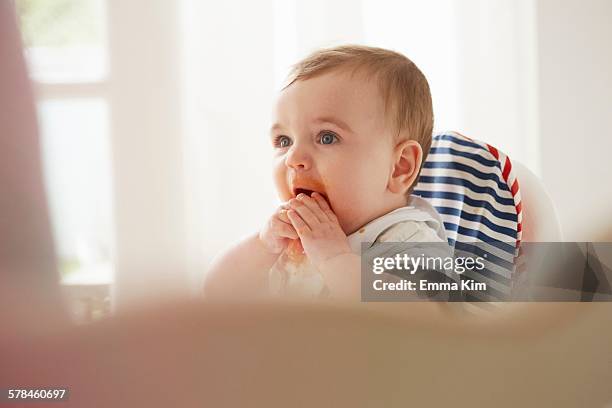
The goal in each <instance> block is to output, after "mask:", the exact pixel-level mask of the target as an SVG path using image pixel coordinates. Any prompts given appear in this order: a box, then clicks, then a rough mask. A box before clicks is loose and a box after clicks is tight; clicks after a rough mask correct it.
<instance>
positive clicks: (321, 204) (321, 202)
mask: <svg viewBox="0 0 612 408" xmlns="http://www.w3.org/2000/svg"><path fill="white" fill-rule="evenodd" d="M312 196H313V197H314V199H315V200H316V201H317V203H319V207H321V209H322V210H323V212H324V213H325V215H326V216H327V218H329V220H330V221H334V222H338V218H337V217H336V214H334V212H333V211H332V209H331V207H330V206H329V204H328V203H327V200H326V199H325V198H323V196H322V195H321V194H319V193H316V192H314V193H312Z"/></svg>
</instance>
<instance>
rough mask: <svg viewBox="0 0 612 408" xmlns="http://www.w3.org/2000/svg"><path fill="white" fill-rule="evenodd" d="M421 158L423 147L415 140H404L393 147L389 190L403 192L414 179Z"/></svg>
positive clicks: (419, 166)
mask: <svg viewBox="0 0 612 408" xmlns="http://www.w3.org/2000/svg"><path fill="white" fill-rule="evenodd" d="M422 160H423V149H421V145H420V144H419V143H418V142H417V141H416V140H405V141H403V142H400V143H398V145H397V146H395V148H394V149H393V171H392V173H391V177H390V179H389V190H390V191H391V192H393V193H397V194H404V193H405V192H406V191H408V190H409V189H410V187H411V186H412V185H413V184H414V182H415V181H416V178H417V176H418V174H419V169H420V168H421V161H422Z"/></svg>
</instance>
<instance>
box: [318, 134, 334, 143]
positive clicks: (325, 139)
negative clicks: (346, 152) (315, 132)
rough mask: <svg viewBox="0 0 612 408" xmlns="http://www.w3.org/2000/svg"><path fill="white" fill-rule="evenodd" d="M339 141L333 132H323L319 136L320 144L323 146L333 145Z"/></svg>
mask: <svg viewBox="0 0 612 408" xmlns="http://www.w3.org/2000/svg"><path fill="white" fill-rule="evenodd" d="M337 141H338V136H336V135H335V134H334V133H331V132H323V133H321V135H320V136H319V142H320V143H321V144H332V143H335V142H337Z"/></svg>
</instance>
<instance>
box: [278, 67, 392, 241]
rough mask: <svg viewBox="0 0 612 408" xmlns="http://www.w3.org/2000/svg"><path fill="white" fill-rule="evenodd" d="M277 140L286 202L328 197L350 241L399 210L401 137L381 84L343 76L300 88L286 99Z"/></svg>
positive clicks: (327, 77)
mask: <svg viewBox="0 0 612 408" xmlns="http://www.w3.org/2000/svg"><path fill="white" fill-rule="evenodd" d="M271 138H272V143H273V145H274V151H275V164H274V180H275V184H276V188H277V190H278V193H279V196H280V198H281V199H282V200H289V199H290V198H292V197H295V196H296V195H297V194H299V193H300V192H304V193H307V194H309V193H310V192H312V191H317V192H319V193H321V194H323V195H324V196H325V197H326V198H327V201H328V202H329V203H330V205H331V207H332V209H333V211H334V212H335V214H336V216H337V217H338V219H339V221H340V226H341V227H342V229H343V230H344V232H345V233H346V234H350V233H352V232H354V231H356V230H357V229H358V228H360V227H361V226H363V225H364V224H366V223H367V222H369V221H371V220H372V219H375V218H377V217H379V216H381V215H383V214H385V213H387V212H389V211H391V210H392V209H393V208H395V207H393V205H392V204H391V200H392V194H391V193H390V192H389V190H388V189H387V186H388V181H389V177H390V175H391V174H392V172H393V148H394V145H393V135H392V129H391V126H388V125H387V124H386V120H385V115H384V109H383V101H382V98H381V96H380V95H379V91H378V87H377V85H376V83H375V81H374V80H367V79H364V78H363V77H362V76H361V75H355V76H354V77H353V78H351V77H350V75H348V74H346V73H341V72H338V73H329V74H324V75H321V76H318V77H315V78H312V79H308V80H305V81H297V82H295V83H294V84H292V85H291V86H290V87H289V88H287V89H285V90H284V91H283V92H282V93H281V94H280V96H279V98H278V101H277V104H276V108H275V110H274V115H273V126H272V129H271ZM393 198H394V199H397V197H395V196H393Z"/></svg>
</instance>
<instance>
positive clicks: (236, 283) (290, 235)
mask: <svg viewBox="0 0 612 408" xmlns="http://www.w3.org/2000/svg"><path fill="white" fill-rule="evenodd" d="M286 208H287V207H286V205H281V206H280V207H279V208H278V209H277V211H276V212H275V213H274V214H273V215H272V217H270V219H269V220H268V221H267V223H266V225H265V226H264V227H263V228H262V230H261V231H260V232H259V233H257V234H253V235H251V236H249V237H248V238H246V239H244V240H242V241H240V242H239V243H238V244H236V245H235V246H233V247H232V248H230V249H229V250H228V251H226V252H225V253H224V254H222V255H221V256H220V257H219V258H217V259H216V260H215V261H214V262H213V264H212V266H211V268H210V270H209V272H208V275H207V276H206V281H205V284H204V296H205V297H206V298H208V299H224V300H244V299H248V298H256V297H262V296H266V295H267V294H268V272H269V271H270V268H271V267H272V265H274V262H276V260H277V259H278V257H279V255H280V253H281V252H282V251H283V250H284V249H285V247H286V246H287V244H288V242H289V241H290V240H293V239H298V235H297V233H296V231H295V229H294V228H293V226H292V225H291V222H290V221H289V219H288V218H287V215H286Z"/></svg>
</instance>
